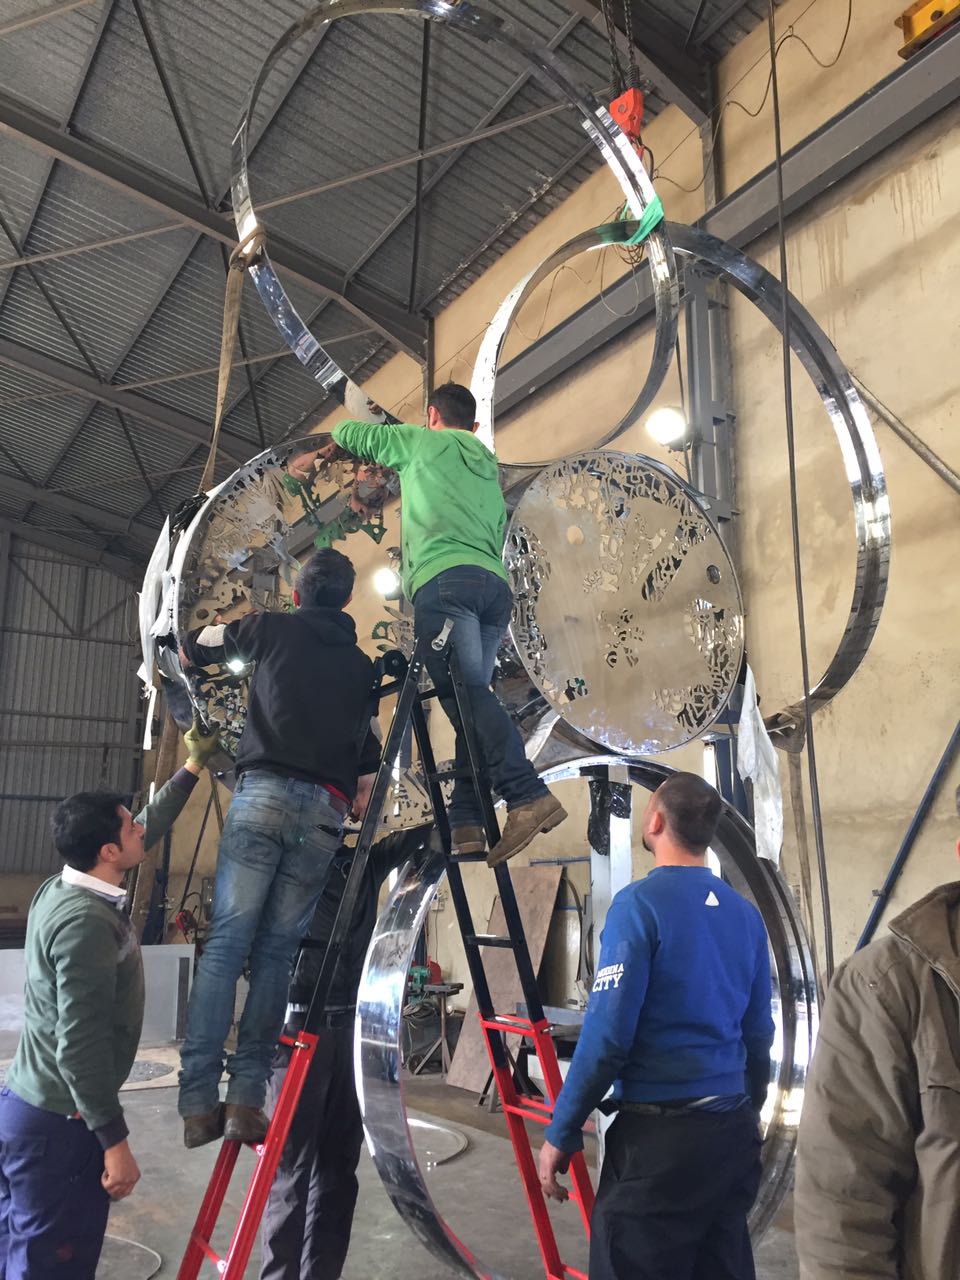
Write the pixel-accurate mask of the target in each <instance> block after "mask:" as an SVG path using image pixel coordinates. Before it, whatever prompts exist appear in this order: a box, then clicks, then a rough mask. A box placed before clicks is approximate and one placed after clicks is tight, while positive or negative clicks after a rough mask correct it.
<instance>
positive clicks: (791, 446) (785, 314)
mask: <svg viewBox="0 0 960 1280" xmlns="http://www.w3.org/2000/svg"><path fill="white" fill-rule="evenodd" d="M767 3H768V9H767V30H768V32H769V36H770V86H771V90H772V93H773V138H774V149H775V163H774V169H775V174H776V180H777V234H778V239H779V249H780V283H781V285H782V286H783V287H782V292H781V297H782V310H781V314H780V326H781V331H782V335H783V408H784V422H785V425H786V434H787V464H788V468H789V484H790V533H791V540H792V543H793V580H794V588H795V591H796V598H797V622H798V628H799V636H800V669H801V674H802V677H803V719H804V730H805V735H804V737H805V745H806V752H807V771H808V773H809V779H810V805H811V809H812V812H813V836H814V847H815V849H816V854H817V873H818V878H819V881H820V905H821V909H822V912H823V952H824V975H825V977H826V980H827V982H829V981H830V978H831V977H832V975H833V922H832V918H831V914H830V890H829V885H828V881H827V859H826V850H825V848H824V841H823V815H822V813H821V809H820V784H819V779H818V776H817V755H816V747H815V745H814V737H813V712H812V709H811V706H810V661H809V654H808V652H807V624H806V616H805V611H804V603H803V566H802V564H801V558H800V504H799V498H798V489H797V454H796V434H795V430H794V420H793V371H792V369H791V366H790V354H791V353H790V307H789V280H788V269H787V234H786V220H785V213H784V203H783V140H782V137H781V129H780V82H779V77H778V75H777V30H776V15H775V8H774V0H767Z"/></svg>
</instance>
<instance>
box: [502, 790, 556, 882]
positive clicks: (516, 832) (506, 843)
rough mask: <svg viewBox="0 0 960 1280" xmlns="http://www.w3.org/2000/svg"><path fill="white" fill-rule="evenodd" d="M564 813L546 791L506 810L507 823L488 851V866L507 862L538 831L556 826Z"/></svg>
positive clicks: (523, 847) (550, 829)
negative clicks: (527, 801) (507, 811)
mask: <svg viewBox="0 0 960 1280" xmlns="http://www.w3.org/2000/svg"><path fill="white" fill-rule="evenodd" d="M566 816H567V811H566V809H565V808H564V807H563V805H562V804H561V803H560V801H559V800H557V799H556V798H555V797H554V796H552V795H551V794H550V793H549V792H547V794H546V795H545V796H537V798H536V800H531V801H530V802H529V803H528V804H521V805H518V806H517V807H516V809H511V810H510V812H509V813H508V814H507V825H506V826H505V827H504V828H503V835H502V836H501V837H500V839H499V841H498V842H497V844H495V845H494V846H493V848H492V849H491V850H490V852H489V853H488V854H487V866H488V867H495V866H497V864H498V863H500V862H506V860H507V859H508V858H512V857H513V856H514V854H517V853H519V852H520V850H521V849H525V848H526V847H527V845H528V844H529V843H530V841H531V840H532V839H533V837H534V836H536V835H539V834H540V832H541V831H552V830H553V828H554V827H559V825H560V823H561V822H562V821H563V820H564V818H565V817H566Z"/></svg>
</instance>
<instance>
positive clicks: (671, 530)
mask: <svg viewBox="0 0 960 1280" xmlns="http://www.w3.org/2000/svg"><path fill="white" fill-rule="evenodd" d="M505 561H506V564H507V567H508V569H509V571H510V576H511V580H512V586H513V592H514V597H515V601H516V603H515V606H514V614H513V622H512V625H511V635H512V638H513V642H514V645H515V646H516V649H517V652H518V654H519V655H520V659H521V661H522V663H523V665H524V667H525V669H526V672H527V674H528V676H529V677H530V679H531V681H532V682H533V684H534V685H535V686H536V688H537V689H538V690H539V692H540V693H541V694H542V695H543V697H544V698H545V699H546V700H547V702H548V703H549V704H550V706H551V707H552V708H553V710H554V711H556V712H557V713H558V714H559V715H560V716H562V717H563V719H564V720H565V721H566V722H567V724H569V725H570V726H571V727H572V728H573V729H575V730H577V731H578V732H579V733H581V734H583V735H585V736H586V737H587V738H589V739H591V740H592V741H594V742H597V743H599V744H600V745H602V746H605V747H606V748H608V749H609V750H611V751H615V752H617V753H618V754H626V755H631V756H635V755H649V754H652V753H654V752H659V751H666V750H669V749H670V748H672V747H678V746H682V745H683V744H684V743H686V742H689V741H690V740H691V738H695V737H697V736H698V735H699V734H700V733H702V732H703V731H704V729H706V728H708V727H709V726H710V725H711V724H712V723H713V721H714V720H715V719H716V718H717V716H718V715H719V714H720V712H721V711H722V710H723V708H724V706H725V704H726V702H727V699H728V697H729V696H730V692H731V690H732V689H733V686H734V684H735V682H736V679H737V676H738V674H739V672H740V667H741V663H742V661H743V605H742V603H741V599H740V589H739V587H738V585H737V579H736V574H735V573H734V571H733V565H732V563H731V561H730V557H729V555H728V554H727V550H726V548H725V547H724V545H723V542H722V540H721V538H720V536H719V534H718V532H717V530H716V528H715V526H714V525H713V523H712V522H711V520H710V519H709V517H708V516H707V514H706V512H705V511H704V509H703V507H702V506H701V505H700V504H699V503H698V502H697V500H696V499H695V497H694V496H693V494H692V492H691V491H690V490H689V489H688V488H687V486H686V485H684V484H683V482H682V481H681V480H680V479H679V477H677V476H676V475H674V473H673V472H671V471H670V470H669V469H668V468H666V467H662V466H660V465H658V464H657V463H655V462H653V461H652V460H651V459H649V458H642V457H638V456H635V455H631V454H625V453H615V452H611V451H603V452H601V451H591V452H589V453H583V454H574V455H571V456H570V457H568V458H564V459H562V460H561V461H559V462H556V463H553V464H552V465H551V466H548V467H544V469H543V470H542V471H541V473H540V474H539V476H537V478H536V479H535V480H534V481H533V483H532V484H531V485H530V486H529V487H528V488H527V490H526V492H525V493H524V494H523V497H522V498H521V499H520V501H519V503H518V504H517V507H516V510H515V511H514V513H513V517H512V519H511V521H510V525H509V527H508V530H507V547H506V552H505Z"/></svg>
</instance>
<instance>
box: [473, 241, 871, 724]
mask: <svg viewBox="0 0 960 1280" xmlns="http://www.w3.org/2000/svg"><path fill="white" fill-rule="evenodd" d="M635 229H636V224H635V223H632V222H614V223H610V224H608V225H605V226H600V227H593V228H592V229H591V230H589V231H584V232H582V233H581V234H580V235H578V236H574V238H573V239H572V240H568V241H567V243H566V244H565V245H563V247H562V248H560V249H557V251H556V252H555V253H553V254H551V255H550V257H549V258H548V259H547V260H546V261H545V262H544V263H543V264H542V266H540V267H538V268H537V269H536V270H535V271H534V272H532V273H531V275H530V276H528V277H527V278H526V280H521V282H520V283H519V284H518V285H517V286H516V288H515V289H514V290H513V291H512V292H511V293H510V294H509V295H508V296H507V298H506V299H505V301H504V302H503V304H502V305H501V307H500V310H499V311H498V312H497V315H496V317H495V318H494V320H493V322H492V323H491V325H490V327H489V329H488V330H487V334H486V337H485V338H484V342H483V345H482V346H481V349H480V353H479V355H478V356H477V364H476V367H475V370H474V384H473V385H474V389H475V390H476V389H477V388H478V387H480V386H481V385H482V386H483V387H484V388H489V390H488V391H485V394H487V395H488V401H487V403H486V409H487V411H488V413H489V414H490V418H489V421H490V422H491V424H492V406H493V384H494V382H495V380H496V375H497V360H498V357H499V353H500V351H501V350H502V347H503V342H504V339H505V338H506V335H507V332H508V330H509V328H510V324H511V322H512V320H513V318H514V316H515V315H516V313H517V309H518V307H519V306H520V305H521V304H522V301H523V298H524V297H525V296H526V294H528V293H529V291H530V289H531V288H532V287H533V282H534V281H535V280H536V279H542V278H543V277H544V276H545V275H547V274H548V273H549V272H550V271H553V270H555V269H556V268H557V267H559V266H562V265H563V263H565V262H567V261H569V259H570V258H573V257H576V256H577V254H580V253H588V252H590V251H592V250H596V249H603V248H606V247H607V246H608V245H610V244H618V243H623V242H624V241H626V240H628V239H629V237H630V236H631V234H632V233H633V231H634V230H635ZM667 230H668V233H669V237H670V241H671V243H672V244H673V247H674V249H675V250H676V252H677V254H678V255H680V256H681V257H686V258H690V259H693V260H694V261H695V262H696V263H697V265H698V268H700V269H705V270H707V271H708V272H709V273H711V274H712V275H714V276H716V277H718V278H721V279H723V280H725V281H727V283H728V284H730V285H732V287H733V288H735V289H737V290H738V291H739V292H740V293H742V294H743V296H744V297H745V298H749V299H750V301H751V302H753V303H755V304H756V306H758V307H759V308H760V310H761V311H762V312H763V314H764V315H765V316H766V317H767V319H768V320H770V321H771V322H772V323H773V324H774V325H776V326H777V328H779V327H780V322H781V308H782V304H783V289H782V287H781V285H780V282H779V280H777V279H776V277H775V276H772V275H771V274H770V272H769V271H767V270H765V269H764V268H763V267H761V266H760V264H759V263H758V262H754V261H753V259H752V258H749V257H747V255H746V254H745V253H741V252H740V250H739V249H735V248H734V247H733V246H732V245H729V244H727V243H726V242H725V241H723V240H718V239H717V238H716V236H711V235H708V234H707V232H705V231H701V230H700V229H699V228H698V227H689V226H684V225H683V224H681V223H676V222H671V223H668V224H667ZM787 307H788V311H789V314H790V343H791V346H792V348H793V351H794V353H795V355H796V356H797V358H798V359H799V361H800V363H801V364H802V365H803V367H804V368H805V369H806V371H807V373H808V374H809V375H810V377H811V379H812V381H813V384H814V386H815V387H816V389H817V392H818V394H819V395H820V398H821V400H822V401H823V406H824V408H825V409H826V411H827V414H828V416H829V418H830V422H831V425H832V426H833V429H834V432H835V433H836V437H837V440H838V442H839V445H840V454H841V457H842V459H843V467H844V471H845V472H846V476H847V480H848V482H849V484H850V491H851V494H852V497H853V514H854V520H855V522H856V532H857V573H856V580H855V583H854V588H853V600H852V602H851V605H850V614H849V617H848V619H847V622H846V625H845V627H844V631H843V635H842V636H841V638H840V643H839V645H838V646H837V651H836V653H835V654H834V656H833V658H832V659H831V660H830V662H829V663H828V665H827V669H826V671H825V672H824V673H823V675H822V676H821V677H820V679H819V680H818V681H817V684H816V685H815V686H814V688H813V689H812V690H811V704H812V708H813V709H814V710H816V709H817V708H819V707H822V706H825V705H826V704H827V703H828V702H829V701H830V700H831V698H833V697H835V696H836V694H838V693H839V692H840V690H841V689H842V688H843V686H844V685H845V684H846V683H847V681H848V680H849V679H850V677H851V676H852V675H853V673H854V672H855V671H856V669H857V667H859V665H860V663H861V662H862V661H863V659H864V657H865V656H866V653H867V650H868V649H869V647H870V642H871V641H872V639H873V636H874V633H875V631H876V629H877V625H878V623H879V621H880V614H881V611H882V609H883V602H884V597H885V596H886V591H887V578H888V575H889V569H890V537H891V535H890V502H889V499H888V497H887V482H886V478H885V477H884V473H883V463H882V462H881V459H880V451H879V449H878V448H877V441H876V437H875V436H874V433H873V428H872V426H871V425H870V419H869V417H868V416H867V411H866V408H865V407H864V404H863V401H862V400H861V399H860V394H859V392H858V391H857V388H856V385H855V383H854V381H853V378H852V377H851V375H850V373H849V371H848V370H847V368H846V367H845V365H844V364H843V362H842V361H841V359H840V357H839V356H838V355H837V351H836V348H835V347H834V346H833V343H832V342H831V341H830V339H829V338H828V337H827V335H826V334H825V333H824V331H823V330H822V329H821V328H820V326H819V325H818V324H817V322H816V320H814V318H813V317H812V316H811V315H810V313H809V312H808V311H807V309H806V308H805V307H804V306H803V305H802V304H801V303H800V302H799V301H798V300H797V299H796V298H795V297H794V296H793V294H791V293H788V294H787ZM478 403H479V402H478ZM637 413H638V409H637V404H636V403H634V404H633V405H631V407H630V408H629V409H628V410H627V412H626V414H625V415H624V416H623V417H622V418H621V419H620V421H619V422H618V423H617V425H616V426H615V427H613V428H612V429H611V430H610V431H608V432H607V434H606V435H605V436H603V438H602V439H601V440H600V441H598V442H596V444H594V445H591V444H588V443H586V442H584V443H583V444H582V445H581V446H579V447H580V448H581V449H589V448H595V447H600V446H602V445H604V444H607V443H609V442H610V441H611V440H615V439H616V438H617V436H619V435H620V434H622V432H623V431H624V430H625V429H626V428H627V427H629V426H630V425H631V424H632V423H633V422H635V421H636V417H637ZM491 429H492V427H491ZM554 461H555V459H554ZM527 465H529V467H530V468H531V474H535V470H536V468H537V467H542V466H545V465H547V464H546V463H543V462H541V463H530V464H527ZM518 474H519V469H518ZM782 714H783V715H784V716H785V717H786V718H796V715H797V706H796V704H795V705H794V706H792V707H788V708H785V709H784V712H783V713H782Z"/></svg>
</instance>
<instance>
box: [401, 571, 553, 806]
mask: <svg viewBox="0 0 960 1280" xmlns="http://www.w3.org/2000/svg"><path fill="white" fill-rule="evenodd" d="M512 610H513V597H512V595H511V594H510V588H509V587H508V586H507V584H506V582H504V580H503V579H502V578H498V577H497V575H496V574H493V573H489V572H488V571H487V570H486V569H481V568H479V567H476V566H473V565H459V566H458V567H457V568H455V569H446V570H445V571H444V572H443V573H440V574H437V576H436V577H435V578H431V580H430V581H429V582H426V583H424V585H423V586H422V587H421V588H420V590H419V591H418V592H417V594H416V595H415V596H414V598H413V611H414V631H415V633H416V635H417V637H418V638H419V637H420V636H430V637H432V636H436V635H438V634H439V633H440V632H441V631H442V630H443V624H444V623H445V622H446V620H447V619H448V618H449V619H450V620H451V621H452V622H453V629H452V631H451V632H450V641H449V647H450V648H451V649H452V650H454V651H455V652H456V655H457V661H458V662H459V664H460V672H461V674H462V676H463V681H464V684H465V685H466V687H467V695H468V697H469V699H470V706H471V709H472V711H473V720H474V725H475V727H476V736H477V741H478V744H479V747H480V751H481V754H482V756H483V758H484V763H485V765H486V769H487V772H488V774H489V776H490V781H491V783H492V785H493V789H494V790H495V791H496V792H498V793H499V794H500V795H501V796H502V797H503V799H504V800H505V801H506V802H507V808H508V809H515V808H516V807H517V806H518V805H522V804H527V803H528V802H529V801H531V800H536V799H537V797H538V796H542V795H546V791H547V788H546V787H545V786H544V784H543V783H542V782H541V781H540V779H539V777H538V776H537V771H536V769H534V767H533V765H532V764H531V763H530V761H529V760H528V759H527V757H526V755H525V754H524V750H523V742H522V740H521V738H520V734H519V733H518V732H517V729H516V727H515V726H514V723H513V721H512V720H511V719H510V716H509V715H508V713H507V711H506V710H505V709H504V707H503V705H502V703H501V702H500V699H499V698H498V697H497V696H496V694H495V693H493V691H492V690H491V688H490V681H491V680H492V679H493V669H494V666H495V665H496V658H497V650H498V648H499V647H500V642H501V640H502V639H503V637H504V634H505V632H506V630H507V626H508V624H509V622H510V614H511V612H512ZM425 660H426V665H427V671H428V672H429V673H430V678H431V680H432V681H433V683H434V685H435V686H436V689H437V692H438V694H439V695H440V704H441V706H442V707H443V709H444V711H445V712H446V713H447V716H448V717H449V719H450V722H451V723H452V724H453V727H454V728H455V729H456V730H457V748H456V758H455V763H456V768H458V769H466V768H467V767H468V765H469V758H468V756H467V749H466V744H465V743H464V741H463V735H462V734H461V732H460V726H459V717H458V715H457V704H456V700H455V698H454V696H453V684H452V682H451V680H450V673H449V670H448V668H447V662H448V657H447V654H446V653H445V652H444V653H436V652H435V651H434V650H433V649H431V648H430V647H429V646H428V647H427V650H426V658H425ZM449 813H450V824H451V826H454V827H459V826H472V825H479V824H480V820H481V819H480V807H479V805H478V803H477V799H476V794H475V792H474V789H473V784H472V783H471V782H470V780H469V779H464V780H463V781H461V780H460V779H459V778H458V779H457V780H456V782H455V783H454V786H453V797H452V799H451V802H450V809H449Z"/></svg>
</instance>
